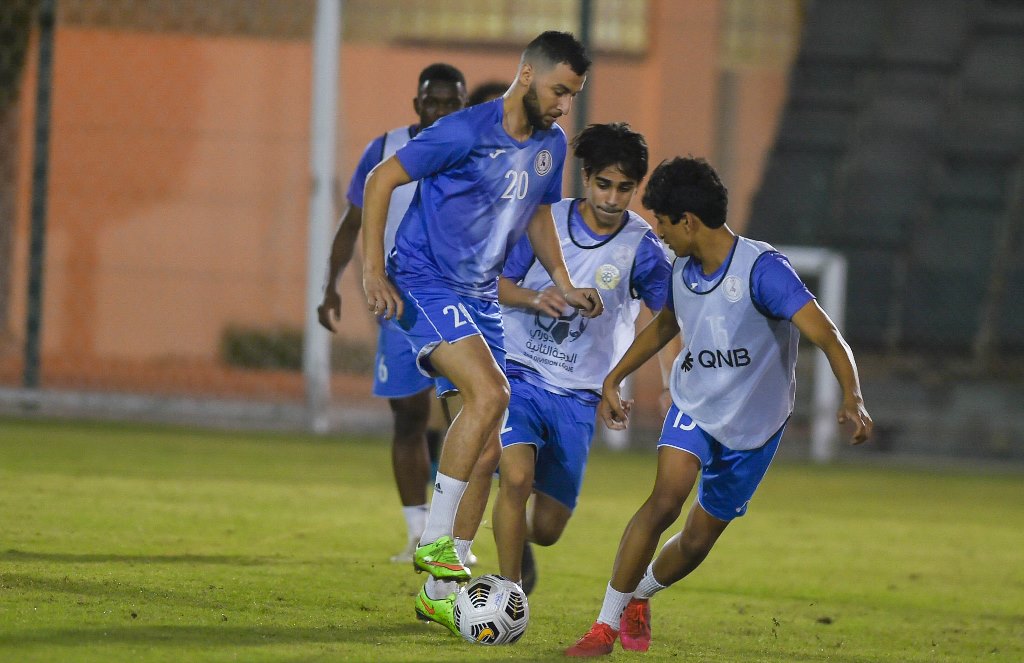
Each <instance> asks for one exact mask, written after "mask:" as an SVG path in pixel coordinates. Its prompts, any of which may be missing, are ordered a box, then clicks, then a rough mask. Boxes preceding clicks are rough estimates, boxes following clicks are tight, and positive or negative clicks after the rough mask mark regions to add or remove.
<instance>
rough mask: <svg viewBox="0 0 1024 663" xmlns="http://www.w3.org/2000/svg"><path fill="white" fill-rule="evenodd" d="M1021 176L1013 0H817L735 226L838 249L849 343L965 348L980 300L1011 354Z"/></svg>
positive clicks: (1021, 313) (1020, 11) (1023, 118)
mask: <svg viewBox="0 0 1024 663" xmlns="http://www.w3.org/2000/svg"><path fill="white" fill-rule="evenodd" d="M1021 180H1024V3H1019V2H1006V1H1005V0H982V1H980V2H974V1H972V0H906V1H904V2H899V3H890V2H874V1H872V2H857V3H851V2H848V1H846V0H818V2H815V3H813V4H811V5H809V11H808V16H807V21H806V25H805V30H804V36H803V41H802V44H801V48H800V52H799V55H798V57H797V61H796V63H795V65H794V68H793V73H792V76H791V79H790V94H789V97H788V100H787V104H786V108H785V110H784V113H783V117H782V120H781V122H780V130H779V133H778V135H777V137H776V142H775V145H774V147H773V149H772V151H771V154H770V156H769V159H768V163H767V166H766V168H765V171H764V176H763V180H762V183H761V187H760V189H759V191H758V192H757V194H756V195H755V197H754V202H753V208H752V211H751V217H750V226H749V227H750V231H749V232H750V234H751V235H753V236H755V237H764V238H765V239H767V240H768V241H772V242H775V243H781V244H812V245H819V246H822V245H823V246H827V247H829V248H834V249H838V250H840V251H842V252H843V253H845V254H846V255H847V257H848V259H849V261H850V268H849V269H850V271H849V284H848V302H847V310H848V311H849V315H848V316H847V335H848V337H849V338H850V339H851V340H852V341H854V342H856V343H859V344H862V345H867V346H871V347H885V348H888V349H901V348H906V347H910V346H913V347H915V348H925V349H936V350H949V349H957V350H969V349H970V348H972V347H977V344H978V341H979V339H980V338H981V337H982V336H984V334H983V333H982V332H980V331H979V330H981V329H982V328H983V327H984V324H983V319H984V318H985V316H986V315H991V311H992V310H993V307H991V306H987V304H986V302H988V301H989V300H990V299H991V298H992V297H995V299H996V300H997V303H998V306H996V307H995V310H996V311H997V313H996V314H995V317H996V318H997V319H996V320H995V323H996V332H995V335H994V342H995V343H997V344H1000V345H1002V346H1007V347H1014V348H1018V349H1020V348H1024V331H1022V329H1024V299H1022V298H1020V297H1019V296H1011V295H1010V294H1008V293H1014V292H1020V291H1021V288H1024V266H1022V265H1020V264H1019V263H1020V261H1019V259H1016V260H1015V259H1012V256H1015V255H1019V250H1016V252H1014V251H1015V250H1014V249H1013V247H1014V246H1017V245H1019V242H1020V239H1021V236H1022V235H1024V233H1022V232H1021V226H1022V223H1024V221H1022V219H1021V216H1022V207H1024V205H1022V204H1021V202H1020V201H1018V200H1016V198H1017V197H1019V196H1020V193H1019V192H1020V191H1024V184H1022V182H1021ZM1006 238H1009V239H1006ZM1014 241H1016V242H1017V243H1018V244H1014V243H1013V242H1014ZM986 311H989V313H986Z"/></svg>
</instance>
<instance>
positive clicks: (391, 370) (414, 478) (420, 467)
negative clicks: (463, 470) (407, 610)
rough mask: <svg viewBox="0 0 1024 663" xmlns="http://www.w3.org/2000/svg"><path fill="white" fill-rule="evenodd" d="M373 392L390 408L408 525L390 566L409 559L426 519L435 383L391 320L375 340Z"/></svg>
mask: <svg viewBox="0 0 1024 663" xmlns="http://www.w3.org/2000/svg"><path fill="white" fill-rule="evenodd" d="M374 366H375V368H376V370H375V371H374V379H373V394H374V396H377V397H380V398H387V399H388V404H389V405H390V407H391V413H392V418H393V421H394V426H393V429H392V431H393V432H392V443H391V466H392V471H393V473H394V477H395V485H396V486H397V488H398V496H399V499H400V500H401V503H402V515H403V516H404V519H405V523H406V534H407V538H406V540H407V542H408V544H407V546H406V548H405V549H403V550H402V551H401V552H399V553H398V554H397V555H394V556H392V558H391V561H393V562H400V561H401V562H409V561H411V560H412V555H413V552H414V551H415V549H416V544H417V543H418V542H419V538H420V535H421V534H422V533H423V527H424V525H425V524H426V519H427V492H426V482H427V477H428V473H429V471H430V468H429V461H428V460H427V441H426V439H425V434H424V431H425V429H426V427H427V417H428V412H429V407H430V400H431V398H430V388H431V387H432V386H433V380H431V379H430V378H429V377H427V376H426V375H423V374H422V373H420V371H419V368H418V367H417V365H416V355H415V353H414V352H413V350H412V346H410V344H409V341H408V340H407V339H406V337H405V335H404V334H403V333H402V331H401V330H400V329H398V328H397V327H396V326H395V325H394V324H393V323H392V322H389V321H387V320H383V321H381V323H380V332H379V334H378V337H377V356H376V358H375V360H374Z"/></svg>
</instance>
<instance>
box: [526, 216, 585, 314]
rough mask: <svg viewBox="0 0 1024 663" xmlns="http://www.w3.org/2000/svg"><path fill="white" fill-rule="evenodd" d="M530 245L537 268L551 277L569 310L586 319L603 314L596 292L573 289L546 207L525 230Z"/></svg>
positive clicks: (553, 223) (551, 219)
mask: <svg viewBox="0 0 1024 663" xmlns="http://www.w3.org/2000/svg"><path fill="white" fill-rule="evenodd" d="M526 233H527V235H529V237H530V244H532V245H533V252H534V254H535V255H536V256H537V259H538V260H540V264H541V265H543V266H544V269H546V270H547V272H548V275H550V276H551V281H552V282H554V284H555V286H556V287H557V288H558V289H559V291H560V292H561V293H562V295H563V296H564V297H565V301H566V302H567V303H568V304H569V305H570V306H572V307H574V308H578V309H579V310H580V311H581V312H582V313H583V315H584V317H587V318H595V317H597V316H599V315H601V313H603V312H604V301H602V300H601V295H600V293H598V292H597V289H596V288H577V287H576V286H574V285H573V283H572V279H571V278H569V269H568V268H567V267H566V266H565V256H563V255H562V244H561V242H560V241H559V239H558V232H557V231H556V230H555V220H554V218H552V216H551V206H550V205H540V206H539V207H537V211H536V212H534V214H533V217H532V218H531V219H530V225H529V226H527V228H526Z"/></svg>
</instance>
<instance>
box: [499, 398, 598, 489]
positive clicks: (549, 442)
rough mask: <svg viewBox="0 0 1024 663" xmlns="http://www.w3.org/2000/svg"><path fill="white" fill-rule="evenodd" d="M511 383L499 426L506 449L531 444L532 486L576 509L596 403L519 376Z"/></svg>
mask: <svg viewBox="0 0 1024 663" xmlns="http://www.w3.org/2000/svg"><path fill="white" fill-rule="evenodd" d="M509 383H510V385H511V387H512V396H511V397H510V398H509V403H508V412H507V413H506V417H505V420H504V421H503V422H502V424H501V429H500V430H501V446H502V448H505V447H510V446H512V445H514V444H532V445H533V446H534V447H535V448H536V450H537V456H536V465H535V468H534V475H533V488H534V490H536V491H537V492H538V493H543V494H545V495H548V496H550V497H552V498H554V499H556V500H558V501H559V502H561V503H562V504H564V505H565V506H566V507H568V508H569V509H574V508H575V507H576V500H577V498H579V495H580V487H581V486H582V485H583V472H584V470H586V467H587V454H588V453H589V452H590V441H591V439H592V438H593V436H594V419H595V417H596V415H597V406H596V405H587V404H586V403H584V402H582V401H580V400H579V399H577V398H573V397H572V396H562V395H560V394H553V393H551V392H550V391H547V390H545V389H541V388H540V387H536V386H534V385H532V384H530V383H529V382H524V381H522V380H518V379H516V378H512V379H511V380H509Z"/></svg>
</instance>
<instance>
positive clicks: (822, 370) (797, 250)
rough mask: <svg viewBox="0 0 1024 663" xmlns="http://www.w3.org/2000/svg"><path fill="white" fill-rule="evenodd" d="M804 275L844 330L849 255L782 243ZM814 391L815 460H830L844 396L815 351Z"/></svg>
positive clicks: (794, 267) (831, 316) (822, 358)
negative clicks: (816, 285) (811, 282)
mask: <svg viewBox="0 0 1024 663" xmlns="http://www.w3.org/2000/svg"><path fill="white" fill-rule="evenodd" d="M779 251H781V252H782V253H783V254H785V255H786V257H787V258H789V262H790V264H792V265H793V269H795V270H796V271H797V274H799V275H800V277H801V278H803V279H806V278H808V277H814V278H816V279H817V280H818V287H817V288H816V290H817V297H818V301H819V302H821V307H822V308H823V309H825V310H826V311H827V312H828V315H829V317H830V318H832V322H834V323H835V325H836V327H837V328H838V329H839V330H840V331H842V330H843V326H844V322H845V318H846V257H845V256H844V255H843V254H841V253H839V252H838V251H832V250H830V249H823V248H818V247H810V246H781V247H779ZM811 388H812V390H813V391H812V394H811V460H813V461H814V462H816V463H827V462H829V461H830V460H832V459H833V458H834V457H835V452H836V444H837V442H838V439H839V423H838V422H837V421H836V412H837V411H838V410H839V403H840V400H841V398H842V394H841V393H840V389H839V384H838V383H837V382H836V379H835V376H834V375H833V374H832V367H831V366H829V363H828V357H826V356H825V353H824V352H822V351H821V350H816V351H815V353H814V379H813V381H812V387H811Z"/></svg>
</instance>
